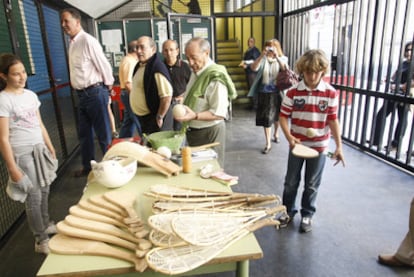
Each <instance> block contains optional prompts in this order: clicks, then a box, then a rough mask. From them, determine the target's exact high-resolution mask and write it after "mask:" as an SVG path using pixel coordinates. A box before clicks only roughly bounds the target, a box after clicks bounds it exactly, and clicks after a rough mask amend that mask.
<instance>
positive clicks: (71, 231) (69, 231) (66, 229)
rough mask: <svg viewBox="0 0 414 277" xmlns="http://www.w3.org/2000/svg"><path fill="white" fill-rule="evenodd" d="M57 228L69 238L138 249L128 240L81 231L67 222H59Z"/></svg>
mask: <svg viewBox="0 0 414 277" xmlns="http://www.w3.org/2000/svg"><path fill="white" fill-rule="evenodd" d="M56 228H57V230H58V232H59V233H60V234H64V235H67V236H71V237H76V238H82V239H90V240H96V241H102V242H107V243H111V244H114V245H118V246H121V247H124V248H127V249H130V250H133V251H135V249H137V244H136V243H132V242H130V241H127V240H124V239H121V238H118V237H115V236H112V235H108V234H104V233H99V232H94V231H89V230H85V229H79V228H76V227H73V226H71V225H70V224H68V223H67V222H65V221H60V222H58V224H56Z"/></svg>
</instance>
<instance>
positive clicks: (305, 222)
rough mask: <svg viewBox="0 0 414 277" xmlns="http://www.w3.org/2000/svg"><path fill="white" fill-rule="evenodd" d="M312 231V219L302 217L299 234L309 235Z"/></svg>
mask: <svg viewBox="0 0 414 277" xmlns="http://www.w3.org/2000/svg"><path fill="white" fill-rule="evenodd" d="M310 231H312V218H310V217H302V220H301V221H300V226H299V232H301V233H308V232H310Z"/></svg>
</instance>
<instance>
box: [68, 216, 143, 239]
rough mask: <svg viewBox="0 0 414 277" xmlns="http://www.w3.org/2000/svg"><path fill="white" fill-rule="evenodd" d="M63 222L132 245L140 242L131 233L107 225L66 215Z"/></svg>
mask: <svg viewBox="0 0 414 277" xmlns="http://www.w3.org/2000/svg"><path fill="white" fill-rule="evenodd" d="M65 222H66V223H68V224H70V225H71V226H73V227H76V228H78V229H85V230H89V231H93V232H98V233H104V234H108V235H113V236H115V237H119V238H122V239H125V240H128V241H130V242H132V243H140V240H139V239H138V238H136V237H135V236H133V235H132V234H131V233H129V232H127V231H125V230H123V229H120V228H117V227H115V226H114V225H111V224H108V223H103V222H99V221H94V220H89V219H85V218H81V217H77V216H74V215H67V216H66V217H65Z"/></svg>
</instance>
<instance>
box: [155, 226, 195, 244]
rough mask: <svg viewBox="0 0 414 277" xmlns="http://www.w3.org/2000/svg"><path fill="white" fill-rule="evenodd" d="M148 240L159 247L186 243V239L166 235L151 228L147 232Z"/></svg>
mask: <svg viewBox="0 0 414 277" xmlns="http://www.w3.org/2000/svg"><path fill="white" fill-rule="evenodd" d="M149 240H150V241H151V242H152V244H153V245H155V246H159V247H176V246H182V245H186V244H188V243H187V242H186V241H184V240H182V239H181V238H180V237H178V236H176V235H173V234H170V235H167V234H164V233H162V232H159V231H157V230H155V229H153V230H151V232H150V234H149Z"/></svg>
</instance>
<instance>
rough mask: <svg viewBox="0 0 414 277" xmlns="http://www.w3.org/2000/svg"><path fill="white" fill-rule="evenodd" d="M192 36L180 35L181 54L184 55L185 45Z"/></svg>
mask: <svg viewBox="0 0 414 277" xmlns="http://www.w3.org/2000/svg"><path fill="white" fill-rule="evenodd" d="M192 37H193V36H192V35H191V34H182V35H181V43H182V47H181V52H182V53H183V54H185V45H186V44H187V42H188V41H189V40H190V39H191V38H192Z"/></svg>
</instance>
